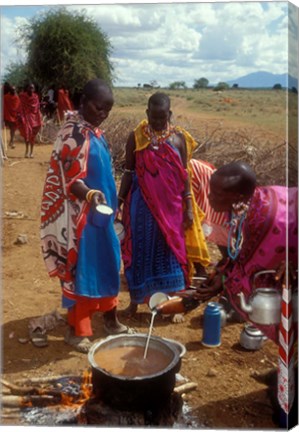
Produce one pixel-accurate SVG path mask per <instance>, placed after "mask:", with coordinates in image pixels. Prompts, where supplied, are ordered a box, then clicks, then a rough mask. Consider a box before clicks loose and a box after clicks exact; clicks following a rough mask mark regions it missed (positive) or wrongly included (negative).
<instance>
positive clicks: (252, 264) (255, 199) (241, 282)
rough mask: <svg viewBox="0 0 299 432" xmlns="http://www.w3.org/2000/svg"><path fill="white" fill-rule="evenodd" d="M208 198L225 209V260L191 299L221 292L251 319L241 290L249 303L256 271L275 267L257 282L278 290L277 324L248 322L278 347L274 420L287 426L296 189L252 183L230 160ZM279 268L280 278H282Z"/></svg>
mask: <svg viewBox="0 0 299 432" xmlns="http://www.w3.org/2000/svg"><path fill="white" fill-rule="evenodd" d="M209 201H210V205H211V207H212V208H213V210H214V211H215V212H227V213H228V217H229V232H228V243H227V255H228V258H227V261H226V263H225V264H223V263H222V264H221V265H218V266H216V272H215V275H214V277H212V278H211V279H210V280H209V281H208V283H207V284H206V285H205V286H202V287H200V288H198V289H197V294H196V298H197V299H199V300H203V301H207V300H209V299H210V298H212V297H214V296H215V295H217V294H218V293H220V292H223V291H224V292H225V293H226V295H227V296H228V298H229V301H230V303H231V305H232V306H233V308H234V309H235V310H236V311H237V312H238V313H239V314H240V315H241V316H242V317H243V318H244V319H245V320H247V321H249V322H250V321H251V319H250V316H249V314H248V312H246V309H245V310H244V308H243V307H242V302H241V299H240V296H239V294H240V293H243V294H244V297H245V299H246V302H248V301H249V298H250V296H251V294H252V293H253V289H254V286H253V279H254V277H255V275H256V274H257V273H258V272H260V271H264V270H276V276H275V278H274V280H273V279H272V280H271V281H270V280H269V279H265V280H263V281H262V279H260V282H262V283H263V286H268V285H264V284H265V283H267V284H268V283H270V282H271V283H272V284H273V286H275V287H276V288H277V289H278V290H279V292H281V319H280V323H278V324H271V323H269V324H268V325H266V324H263V325H262V324H259V323H255V322H254V323H253V324H254V325H255V326H256V327H258V328H259V329H260V330H261V331H262V332H263V333H264V334H265V335H266V336H267V337H268V338H269V339H271V340H272V341H274V342H275V343H276V344H277V345H278V346H279V350H278V375H277V376H278V386H277V399H278V403H279V406H280V418H279V425H280V426H281V427H287V425H288V426H289V427H292V426H294V425H295V424H292V423H293V422H294V421H296V412H295V411H296V409H297V403H298V402H296V398H298V388H297V387H296V383H297V379H296V378H295V376H296V374H297V373H298V364H297V362H298V359H297V360H296V356H295V352H296V350H295V345H296V340H297V336H298V335H297V323H296V320H298V318H296V315H295V314H294V315H293V312H292V303H293V301H292V296H294V297H295V289H296V287H297V283H296V280H295V278H294V279H293V280H292V277H288V276H291V275H292V274H295V270H296V269H297V265H298V189H297V187H289V188H288V187H285V186H257V182H256V176H255V173H254V172H253V170H252V169H251V168H250V167H249V165H247V164H246V163H244V162H231V163H229V164H227V165H224V166H222V167H221V168H219V169H218V170H216V171H215V172H214V173H213V174H212V176H211V180H210V194H209ZM283 267H284V268H283ZM282 270H283V272H282ZM291 270H292V271H291ZM265 273H266V272H265ZM283 273H284V274H285V275H286V276H285V279H286V280H285V281H284V280H282V279H283V278H282V277H281V275H282V274H283ZM264 277H265V278H269V275H267V274H264ZM271 277H272V278H273V275H272V276H271ZM296 424H297V423H296Z"/></svg>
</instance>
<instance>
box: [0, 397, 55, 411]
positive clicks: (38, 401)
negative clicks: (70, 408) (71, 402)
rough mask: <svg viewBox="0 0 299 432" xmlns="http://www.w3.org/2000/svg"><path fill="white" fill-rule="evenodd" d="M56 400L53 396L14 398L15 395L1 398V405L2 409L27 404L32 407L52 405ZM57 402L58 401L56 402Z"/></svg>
mask: <svg viewBox="0 0 299 432" xmlns="http://www.w3.org/2000/svg"><path fill="white" fill-rule="evenodd" d="M56 400H57V398H55V397H54V396H50V395H30V396H23V397H21V396H16V395H7V396H6V395H5V396H3V397H2V405H3V406H4V407H11V408H16V407H25V406H26V405H27V404H32V405H33V406H44V405H47V404H49V403H53V402H55V401H56ZM57 402H58V400H57Z"/></svg>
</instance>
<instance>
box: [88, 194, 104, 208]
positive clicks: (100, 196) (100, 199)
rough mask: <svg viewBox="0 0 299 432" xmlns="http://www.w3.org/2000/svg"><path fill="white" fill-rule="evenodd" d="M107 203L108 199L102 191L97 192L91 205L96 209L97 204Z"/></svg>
mask: <svg viewBox="0 0 299 432" xmlns="http://www.w3.org/2000/svg"><path fill="white" fill-rule="evenodd" d="M106 203H107V201H106V197H105V194H104V193H103V192H101V191H97V192H95V193H94V194H93V196H92V198H91V201H90V205H91V207H92V208H93V209H95V208H96V206H97V205H99V204H106Z"/></svg>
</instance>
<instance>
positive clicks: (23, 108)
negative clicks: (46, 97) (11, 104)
mask: <svg viewBox="0 0 299 432" xmlns="http://www.w3.org/2000/svg"><path fill="white" fill-rule="evenodd" d="M19 97H20V109H19V113H18V128H19V130H20V134H21V135H22V137H23V138H24V139H25V144H26V152H25V158H32V157H33V147H34V143H35V138H36V135H37V134H38V132H39V130H40V128H41V126H42V115H41V112H40V102H39V98H38V95H37V93H35V86H34V84H32V83H30V84H28V85H27V87H26V90H25V91H24V92H22V93H20V95H19Z"/></svg>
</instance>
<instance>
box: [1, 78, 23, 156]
mask: <svg viewBox="0 0 299 432" xmlns="http://www.w3.org/2000/svg"><path fill="white" fill-rule="evenodd" d="M19 107H20V99H19V96H18V95H17V92H16V88H15V87H14V86H10V87H9V91H8V92H7V93H5V94H4V97H3V120H4V126H7V127H8V128H9V131H10V141H9V147H10V148H15V144H14V136H15V131H16V129H17V113H18V110H19Z"/></svg>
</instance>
